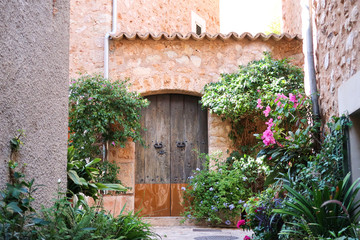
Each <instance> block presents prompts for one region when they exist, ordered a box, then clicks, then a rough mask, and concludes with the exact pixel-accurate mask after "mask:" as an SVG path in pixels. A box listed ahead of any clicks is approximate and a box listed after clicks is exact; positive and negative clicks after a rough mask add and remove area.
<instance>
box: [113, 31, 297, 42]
mask: <svg viewBox="0 0 360 240" xmlns="http://www.w3.org/2000/svg"><path fill="white" fill-rule="evenodd" d="M112 39H114V40H137V39H139V40H148V39H150V40H155V41H158V40H169V41H171V40H183V41H185V40H189V39H191V40H195V41H200V40H210V41H213V40H216V39H221V40H227V39H234V40H242V39H248V40H250V41H254V40H257V39H260V40H263V41H267V40H269V39H272V40H275V41H280V40H282V39H284V40H287V41H291V40H302V38H301V36H300V35H290V34H287V33H285V34H281V35H276V34H269V35H265V34H264V33H258V34H256V35H255V36H253V35H251V33H248V32H246V33H243V34H240V35H239V34H237V33H235V32H231V33H228V34H222V33H217V34H209V33H202V34H201V35H197V34H196V33H193V32H191V33H188V34H186V35H182V34H181V33H178V32H176V33H173V34H168V33H165V32H161V33H159V34H154V33H150V32H147V33H139V32H137V33H132V34H130V33H126V32H121V33H119V34H118V35H116V36H114V37H112Z"/></svg>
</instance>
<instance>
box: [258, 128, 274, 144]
mask: <svg viewBox="0 0 360 240" xmlns="http://www.w3.org/2000/svg"><path fill="white" fill-rule="evenodd" d="M261 139H262V140H263V143H264V144H265V146H269V145H270V144H275V143H276V141H275V138H274V134H273V132H272V131H271V130H270V128H268V129H266V130H265V132H263V135H262V137H261Z"/></svg>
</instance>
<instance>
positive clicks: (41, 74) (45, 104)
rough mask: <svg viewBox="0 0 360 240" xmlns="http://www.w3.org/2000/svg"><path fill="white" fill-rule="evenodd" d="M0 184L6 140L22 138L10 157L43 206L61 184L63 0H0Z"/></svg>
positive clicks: (65, 62) (65, 64)
mask: <svg viewBox="0 0 360 240" xmlns="http://www.w3.org/2000/svg"><path fill="white" fill-rule="evenodd" d="M0 46H1V47H0V79H1V81H0V116H1V120H0V132H1V134H0V187H1V188H2V187H4V185H5V182H6V181H8V168H7V163H8V161H9V159H10V139H12V138H13V137H14V136H15V135H16V134H17V130H18V129H23V130H24V131H25V133H26V137H24V138H22V140H23V142H24V146H22V148H21V149H20V151H19V153H18V155H17V157H16V160H17V161H18V162H19V163H21V164H22V163H27V164H28V166H27V167H26V168H25V174H26V176H27V177H28V179H32V178H35V184H36V185H42V186H41V187H39V190H38V191H37V192H36V194H35V199H36V201H35V203H36V204H37V206H39V205H41V204H44V205H49V204H50V203H51V199H53V198H54V196H55V194H56V192H57V188H58V179H61V180H62V185H61V186H62V187H65V186H66V162H67V160H66V154H67V118H68V117H67V116H68V111H67V109H68V108H67V103H68V74H69V1H67V0H63V1H42V2H41V3H40V2H37V3H36V2H31V3H30V1H6V0H1V1H0Z"/></svg>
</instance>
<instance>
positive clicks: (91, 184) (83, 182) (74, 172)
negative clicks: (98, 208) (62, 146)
mask: <svg viewBox="0 0 360 240" xmlns="http://www.w3.org/2000/svg"><path fill="white" fill-rule="evenodd" d="M74 152H75V151H74V148H73V147H69V148H68V155H67V156H68V163H67V173H68V174H67V175H68V179H67V180H68V181H67V182H68V186H67V187H68V191H69V195H71V194H75V195H78V194H79V193H83V194H84V195H86V196H90V197H92V198H94V199H97V198H98V194H99V193H98V190H112V191H122V192H124V191H126V190H127V189H126V188H125V187H124V186H122V185H120V184H117V183H100V182H97V181H96V179H97V178H98V176H99V175H100V172H99V169H98V168H95V167H93V166H94V165H95V164H96V163H98V162H100V161H101V160H100V158H95V159H94V160H92V161H90V160H88V161H86V160H85V159H76V155H75V153H74Z"/></svg>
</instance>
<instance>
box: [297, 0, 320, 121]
mask: <svg viewBox="0 0 360 240" xmlns="http://www.w3.org/2000/svg"><path fill="white" fill-rule="evenodd" d="M310 1H311V0H302V1H301V5H302V16H301V17H302V35H303V38H304V41H303V52H304V58H305V59H304V61H305V66H304V72H305V89H306V93H307V94H310V97H311V100H312V104H313V106H312V107H313V113H314V118H315V120H319V118H320V108H319V102H318V93H317V86H316V74H315V63H314V46H313V32H312V20H311V19H312V18H311V14H312V13H311V3H310Z"/></svg>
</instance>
